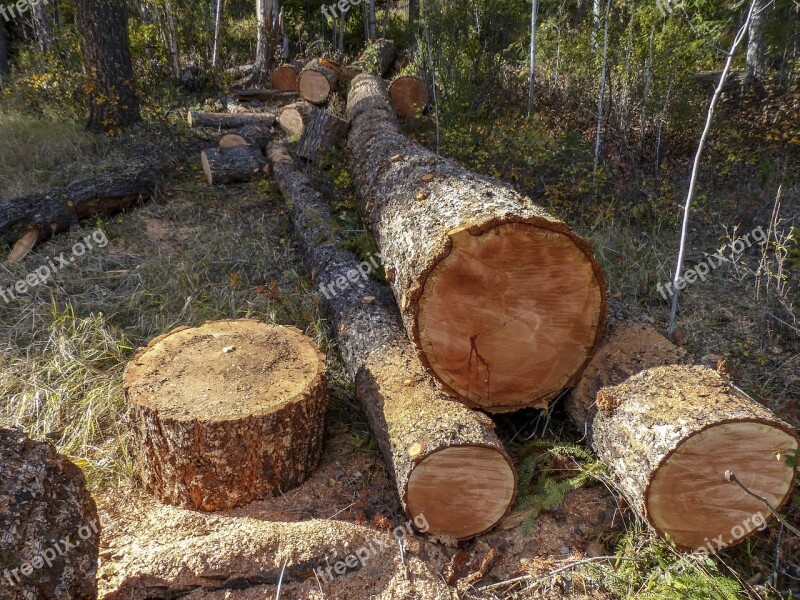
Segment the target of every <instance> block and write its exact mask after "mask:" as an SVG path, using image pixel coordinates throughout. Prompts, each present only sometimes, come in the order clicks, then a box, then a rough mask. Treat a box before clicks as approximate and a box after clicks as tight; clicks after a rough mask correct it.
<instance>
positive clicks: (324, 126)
mask: <svg viewBox="0 0 800 600" xmlns="http://www.w3.org/2000/svg"><path fill="white" fill-rule="evenodd" d="M348 129H350V123H348V122H347V121H344V120H342V119H340V118H339V117H336V116H334V115H332V114H331V113H329V112H328V111H325V110H317V111H315V112H314V114H313V116H312V117H311V119H310V120H309V123H308V127H306V128H305V129H304V130H303V135H302V136H301V137H300V142H299V143H298V145H297V154H298V156H302V157H303V158H307V159H308V160H311V161H316V160H319V159H320V158H322V155H323V154H325V152H327V151H328V150H330V149H331V148H334V147H335V146H338V145H340V144H341V143H342V142H343V141H344V139H345V138H346V137H347V130H348Z"/></svg>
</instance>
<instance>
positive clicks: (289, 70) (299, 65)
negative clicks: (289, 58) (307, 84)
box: [270, 61, 305, 92]
mask: <svg viewBox="0 0 800 600" xmlns="http://www.w3.org/2000/svg"><path fill="white" fill-rule="evenodd" d="M304 66H305V64H304V63H303V62H301V61H295V62H291V63H287V64H285V65H281V66H280V67H278V68H277V69H275V70H274V71H273V72H272V79H271V81H270V87H272V89H274V90H283V91H293V92H296V91H297V78H298V76H299V75H300V71H302V70H303V67H304Z"/></svg>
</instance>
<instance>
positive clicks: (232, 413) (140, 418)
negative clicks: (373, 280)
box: [124, 319, 328, 511]
mask: <svg viewBox="0 0 800 600" xmlns="http://www.w3.org/2000/svg"><path fill="white" fill-rule="evenodd" d="M124 389H125V397H126V399H127V401H128V404H129V409H130V422H131V424H132V431H133V437H134V454H135V456H136V459H137V464H138V467H139V472H140V475H141V478H142V481H143V482H144V484H145V486H146V487H147V489H148V490H150V491H151V492H152V493H153V494H154V495H155V496H156V497H158V498H159V499H160V500H161V501H163V502H166V503H168V504H173V505H175V506H180V507H183V508H190V509H196V510H206V511H217V510H225V509H230V508H234V507H237V506H242V505H244V504H247V503H249V502H252V501H254V500H258V499H263V498H266V497H268V496H273V495H276V494H279V493H281V492H285V491H287V490H289V489H292V488H294V487H296V486H298V485H300V484H301V483H302V482H303V481H305V480H306V479H307V478H308V477H309V475H310V474H311V473H312V471H313V470H314V468H315V467H316V466H317V463H318V462H319V457H320V452H321V449H322V439H323V436H324V422H325V411H326V406H327V402H328V393H327V384H326V372H325V357H324V356H323V355H322V353H321V352H320V351H319V348H317V346H316V344H315V343H314V342H313V341H312V340H311V339H310V338H308V337H306V336H304V335H303V334H302V333H301V332H300V331H299V330H297V329H293V328H289V327H278V326H273V325H267V324H264V323H260V322H258V321H254V320H246V319H241V320H233V321H217V322H212V323H206V324H205V325H203V326H201V327H198V328H192V329H190V328H186V327H182V328H179V329H176V330H174V331H171V332H170V333H168V334H166V335H164V336H161V337H159V338H156V339H155V340H153V341H152V342H151V343H150V344H149V345H148V347H147V348H145V349H142V350H140V351H139V353H138V354H137V355H136V357H135V358H134V359H133V360H132V361H131V362H130V363H129V364H128V366H127V368H126V369H125V375H124Z"/></svg>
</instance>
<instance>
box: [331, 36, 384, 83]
mask: <svg viewBox="0 0 800 600" xmlns="http://www.w3.org/2000/svg"><path fill="white" fill-rule="evenodd" d="M396 59H397V47H396V46H395V45H394V42H393V41H392V40H385V39H379V40H375V41H368V42H367V46H366V47H365V48H364V49H363V50H362V51H361V54H359V55H358V58H357V59H356V60H355V61H353V62H352V63H350V64H349V65H347V66H346V67H344V68H343V71H344V72H345V75H346V77H347V78H348V79H353V78H354V77H355V76H356V75H358V74H359V73H372V74H373V75H379V76H381V77H384V76H385V75H386V73H388V72H389V70H390V69H391V68H392V66H394V63H395V60H396Z"/></svg>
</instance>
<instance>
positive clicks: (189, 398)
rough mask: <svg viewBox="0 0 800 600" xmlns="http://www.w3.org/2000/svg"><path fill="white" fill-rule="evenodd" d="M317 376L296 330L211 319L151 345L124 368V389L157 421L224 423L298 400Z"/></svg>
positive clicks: (307, 343) (310, 350)
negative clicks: (158, 417)
mask: <svg viewBox="0 0 800 600" xmlns="http://www.w3.org/2000/svg"><path fill="white" fill-rule="evenodd" d="M324 372H325V362H324V358H323V356H322V354H321V353H320V351H319V349H318V348H317V346H316V344H314V342H313V341H312V340H311V339H310V338H307V337H306V336H304V335H303V334H302V333H301V332H300V331H298V330H297V329H294V328H289V327H280V326H274V325H267V324H265V323H260V322H258V321H254V320H232V321H217V322H213V323H207V324H205V325H203V326H201V327H197V328H192V329H177V330H175V331H173V332H171V333H168V334H166V335H165V336H163V337H160V338H158V339H156V340H154V341H153V342H151V344H150V345H149V346H148V347H147V348H146V349H145V350H144V351H143V352H141V353H139V354H138V355H137V356H136V358H134V360H133V361H131V363H130V364H129V365H128V369H127V370H126V372H125V388H126V390H127V393H128V398H129V399H130V401H131V402H134V403H136V404H138V405H139V406H143V407H145V408H150V409H152V410H155V411H157V412H158V414H159V416H160V417H161V418H168V419H174V420H177V421H188V420H202V421H228V420H236V419H242V418H246V417H249V416H254V415H261V414H267V413H270V412H272V411H274V410H277V409H279V408H281V407H283V406H285V405H287V404H289V403H291V402H293V401H295V400H299V399H302V398H304V397H305V395H306V393H307V391H308V390H309V389H311V388H315V387H316V385H317V384H318V383H319V381H320V378H322V377H324Z"/></svg>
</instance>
